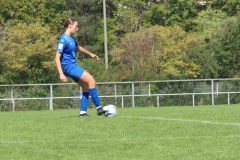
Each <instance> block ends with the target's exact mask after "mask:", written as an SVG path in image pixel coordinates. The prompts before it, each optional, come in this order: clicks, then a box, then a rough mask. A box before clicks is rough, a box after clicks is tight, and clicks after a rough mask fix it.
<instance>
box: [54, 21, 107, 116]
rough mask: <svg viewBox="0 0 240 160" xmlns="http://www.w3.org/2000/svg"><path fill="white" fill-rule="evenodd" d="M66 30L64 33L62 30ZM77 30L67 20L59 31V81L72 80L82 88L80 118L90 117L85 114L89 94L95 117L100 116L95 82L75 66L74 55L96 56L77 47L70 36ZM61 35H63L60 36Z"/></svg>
mask: <svg viewBox="0 0 240 160" xmlns="http://www.w3.org/2000/svg"><path fill="white" fill-rule="evenodd" d="M64 29H66V31H65V33H63V30H64ZM77 30H78V22H77V21H76V20H74V19H70V18H68V19H67V20H66V21H65V23H64V25H63V26H62V28H61V30H60V36H59V38H58V46H57V51H56V57H55V62H56V65H57V69H58V72H59V76H60V80H61V81H62V82H67V78H66V76H67V77H70V78H72V79H73V80H74V81H75V82H76V83H77V84H78V85H80V86H81V87H82V90H83V93H82V96H81V98H80V115H79V116H80V117H90V116H89V115H88V114H87V109H88V97H89V94H90V96H91V98H92V100H93V103H94V105H95V106H96V109H97V115H102V114H104V113H105V112H106V111H104V110H103V109H102V107H101V102H100V99H99V96H98V92H97V89H96V82H95V80H94V78H93V77H92V75H91V74H89V73H88V72H87V71H85V70H84V69H83V68H81V67H79V66H78V65H77V59H76V53H75V50H76V49H77V50H78V51H80V52H83V53H85V54H87V55H89V56H90V57H92V58H94V59H95V60H98V56H97V55H95V54H93V53H91V52H89V51H87V50H86V49H84V48H83V47H81V46H79V45H78V43H77V42H76V40H75V38H74V37H73V36H72V35H73V34H74V33H76V32H77ZM62 33H63V34H62Z"/></svg>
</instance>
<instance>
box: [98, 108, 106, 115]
mask: <svg viewBox="0 0 240 160" xmlns="http://www.w3.org/2000/svg"><path fill="white" fill-rule="evenodd" d="M105 113H106V111H105V110H103V108H102V107H99V108H98V109H97V115H98V116H100V115H102V114H105Z"/></svg>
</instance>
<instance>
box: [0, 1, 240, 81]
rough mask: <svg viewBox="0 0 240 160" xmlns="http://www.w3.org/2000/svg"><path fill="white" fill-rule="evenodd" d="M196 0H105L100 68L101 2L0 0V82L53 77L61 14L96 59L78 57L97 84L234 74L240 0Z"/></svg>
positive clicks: (236, 72) (55, 77)
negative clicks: (73, 21)
mask: <svg viewBox="0 0 240 160" xmlns="http://www.w3.org/2000/svg"><path fill="white" fill-rule="evenodd" d="M200 2H202V1H201V0H185V1H182V0H136V1H132V0H106V3H107V28H108V33H107V34H108V50H109V68H108V70H105V64H104V47H103V46H104V36H103V35H104V33H103V13H102V12H103V8H102V6H103V4H102V1H95V0H67V1H65V0H32V1H27V0H22V1H15V0H0V24H1V26H0V47H1V48H0V84H25V83H29V84H30V83H56V82H60V80H59V78H58V74H57V69H56V67H55V64H54V57H55V48H56V37H58V34H59V30H60V27H61V26H62V24H63V23H64V21H65V19H67V18H68V17H72V18H75V19H77V20H78V22H79V24H80V26H79V32H78V33H76V34H75V37H76V39H77V40H78V42H79V44H80V45H81V46H83V47H84V48H86V49H88V50H89V51H91V52H93V53H96V54H97V55H99V56H100V61H93V60H92V59H89V57H87V56H86V55H84V54H82V53H79V55H78V62H79V65H80V66H81V67H83V68H85V69H86V70H88V71H89V72H90V73H91V74H92V75H93V76H94V77H95V79H96V80H97V81H101V82H106V81H139V80H143V81H144V80H163V79H195V78H203V79H204V78H229V77H239V76H240V73H239V67H240V66H239V57H240V56H239V54H240V43H239V38H240V37H239V36H240V25H239V24H240V14H237V9H238V8H240V1H238V0H235V1H228V0H220V1H219V0H208V1H206V2H207V3H206V5H201V3H200ZM69 82H72V81H71V80H70V79H69Z"/></svg>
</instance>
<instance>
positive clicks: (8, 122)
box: [0, 105, 240, 160]
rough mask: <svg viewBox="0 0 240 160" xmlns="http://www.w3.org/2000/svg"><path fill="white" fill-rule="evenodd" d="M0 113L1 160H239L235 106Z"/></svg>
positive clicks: (238, 108)
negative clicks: (107, 113)
mask: <svg viewBox="0 0 240 160" xmlns="http://www.w3.org/2000/svg"><path fill="white" fill-rule="evenodd" d="M88 113H89V114H90V115H91V116H92V117H91V118H79V117H78V114H79V111H78V110H77V109H74V110H73V109H70V110H54V111H48V110H47V111H16V112H0V125H1V128H0V159H1V160H43V159H44V160H95V159H96V160H102V159H104V160H106V159H109V160H132V159H135V160H155V159H156V160H239V159H240V116H239V115H240V105H230V106H227V105H216V106H198V107H160V108H156V107H141V108H123V109H122V108H119V109H118V115H117V116H116V117H113V118H105V117H103V116H102V117H98V116H97V115H96V110H95V109H89V111H88Z"/></svg>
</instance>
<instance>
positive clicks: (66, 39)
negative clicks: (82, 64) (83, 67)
mask: <svg viewBox="0 0 240 160" xmlns="http://www.w3.org/2000/svg"><path fill="white" fill-rule="evenodd" d="M77 47H78V44H77V42H76V40H75V38H74V37H72V36H68V35H66V34H62V35H61V36H60V38H59V40H58V46H57V52H60V53H62V55H61V57H60V62H61V65H62V68H63V70H64V69H65V68H66V69H67V68H69V67H70V66H69V65H77V58H76V48H77Z"/></svg>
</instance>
